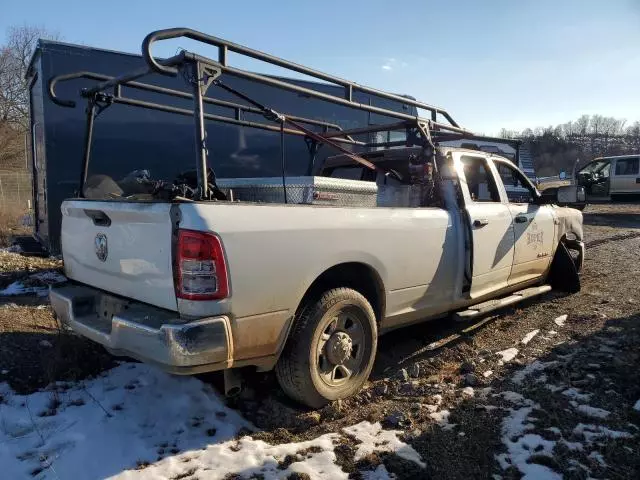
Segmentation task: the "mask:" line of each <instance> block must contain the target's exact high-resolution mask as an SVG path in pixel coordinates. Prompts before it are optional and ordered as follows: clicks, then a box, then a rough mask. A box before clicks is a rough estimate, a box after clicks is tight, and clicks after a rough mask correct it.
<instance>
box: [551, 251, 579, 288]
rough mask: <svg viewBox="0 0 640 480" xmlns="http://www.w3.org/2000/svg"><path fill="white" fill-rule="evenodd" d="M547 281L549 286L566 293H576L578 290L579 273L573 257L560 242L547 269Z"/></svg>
mask: <svg viewBox="0 0 640 480" xmlns="http://www.w3.org/2000/svg"><path fill="white" fill-rule="evenodd" d="M548 280H549V283H550V284H551V288H553V289H554V290H559V291H561V292H566V293H578V292H579V291H580V275H579V272H578V269H577V268H576V264H575V262H574V261H573V257H572V256H571V254H570V253H569V250H568V249H567V247H566V246H565V245H564V244H563V243H561V244H560V245H558V248H557V249H556V254H555V255H554V256H553V260H552V262H551V268H550V269H549V277H548Z"/></svg>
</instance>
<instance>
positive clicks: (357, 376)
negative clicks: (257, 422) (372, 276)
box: [276, 288, 378, 408]
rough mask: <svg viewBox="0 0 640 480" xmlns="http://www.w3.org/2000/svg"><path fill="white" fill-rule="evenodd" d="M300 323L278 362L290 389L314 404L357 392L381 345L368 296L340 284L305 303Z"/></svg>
mask: <svg viewBox="0 0 640 480" xmlns="http://www.w3.org/2000/svg"><path fill="white" fill-rule="evenodd" d="M294 322H295V323H294V325H293V329H292V331H291V333H290V335H289V338H288V340H287V343H286V345H285V348H284V351H283V352H282V355H281V356H280V359H279V360H278V363H277V364H276V377H277V378H278V382H279V383H280V386H281V387H282V389H283V390H284V392H285V393H286V394H287V395H288V396H290V397H291V398H293V399H294V400H296V401H298V402H300V403H303V404H305V405H307V406H309V407H312V408H320V407H322V406H324V405H326V404H327V403H329V402H331V401H334V400H338V399H341V398H346V397H349V396H351V395H353V394H355V393H357V392H358V391H359V390H360V389H361V388H362V386H363V385H364V383H365V382H366V380H367V378H368V377H369V374H370V373H371V369H372V368H373V362H374V360H375V354H376V349H377V346H378V328H377V325H376V317H375V313H374V312H373V308H372V307H371V304H370V303H369V302H368V301H367V299H366V298H365V297H364V296H363V295H362V294H360V293H359V292H357V291H355V290H352V289H350V288H335V289H332V290H329V291H327V292H325V293H324V294H323V295H322V296H321V297H320V298H319V299H315V300H311V301H310V302H309V303H308V304H307V305H304V306H303V308H302V310H301V311H300V313H299V315H298V316H297V318H295V319H294ZM346 337H349V338H350V339H351V340H350V341H349V340H348V339H346ZM349 345H351V348H349ZM340 362H342V363H340ZM347 372H350V375H348V374H347Z"/></svg>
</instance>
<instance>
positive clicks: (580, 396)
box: [562, 387, 592, 402]
mask: <svg viewBox="0 0 640 480" xmlns="http://www.w3.org/2000/svg"><path fill="white" fill-rule="evenodd" d="M562 395H564V396H566V397H569V398H571V399H572V400H578V401H580V402H588V401H589V400H591V396H592V394H591V393H581V392H580V390H579V389H577V388H574V387H571V388H567V389H566V390H565V391H563V392H562Z"/></svg>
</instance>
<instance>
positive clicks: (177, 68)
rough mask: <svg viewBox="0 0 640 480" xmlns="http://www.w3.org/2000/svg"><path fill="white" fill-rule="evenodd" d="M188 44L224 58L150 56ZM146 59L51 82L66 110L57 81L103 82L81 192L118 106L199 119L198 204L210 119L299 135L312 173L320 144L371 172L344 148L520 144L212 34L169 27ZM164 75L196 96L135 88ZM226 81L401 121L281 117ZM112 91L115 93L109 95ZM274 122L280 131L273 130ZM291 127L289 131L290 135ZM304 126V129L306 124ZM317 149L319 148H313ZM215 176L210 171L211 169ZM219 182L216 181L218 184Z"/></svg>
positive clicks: (90, 116)
mask: <svg viewBox="0 0 640 480" xmlns="http://www.w3.org/2000/svg"><path fill="white" fill-rule="evenodd" d="M175 38H189V39H192V40H196V41H199V42H202V43H205V44H208V45H212V46H215V47H218V59H217V60H213V59H210V58H207V57H203V56H200V55H198V54H195V53H191V52H188V51H185V50H183V51H181V52H180V53H179V54H177V55H175V56H173V57H170V58H168V59H162V60H161V59H157V58H155V57H154V56H153V55H152V52H151V49H152V46H153V44H154V43H156V42H158V41H161V40H168V39H175ZM229 52H234V53H237V54H240V55H243V56H246V57H250V58H253V59H256V60H259V61H263V62H266V63H269V64H271V65H275V66H278V67H281V68H284V69H286V70H289V71H292V72H296V73H299V74H303V75H306V76H309V77H312V78H314V79H317V80H321V81H323V82H327V83H329V84H331V85H334V86H339V87H342V89H343V96H337V95H332V94H330V93H325V92H320V91H318V90H314V89H313V88H307V87H305V86H301V85H299V84H295V83H293V82H290V81H287V79H283V78H276V77H273V76H269V75H264V74H259V73H253V72H249V71H246V70H242V69H239V68H236V67H233V66H231V65H229V56H228V53H229ZM142 55H143V57H144V59H145V61H146V63H147V65H146V66H145V67H143V68H141V69H138V70H135V71H133V72H129V73H126V74H123V75H120V76H117V77H109V76H106V75H101V74H97V73H94V72H86V71H84V72H77V73H72V74H67V75H60V76H57V77H54V78H52V79H50V81H49V95H50V97H51V99H52V100H53V101H54V102H55V103H56V104H58V105H61V106H64V107H74V106H75V102H74V101H71V100H64V99H60V98H58V96H57V95H56V91H55V88H56V85H57V84H58V83H59V82H63V81H70V80H74V79H78V78H85V79H91V80H97V81H99V83H98V84H96V85H94V86H92V87H90V88H84V89H82V90H81V92H80V93H81V96H82V97H84V98H86V99H87V101H88V107H87V127H86V131H85V139H84V162H83V168H82V173H81V188H80V195H82V185H83V184H84V182H85V180H86V176H87V171H88V164H89V159H90V156H91V143H92V137H93V124H94V120H95V117H96V116H97V115H98V114H99V113H100V112H101V111H102V110H104V109H105V108H107V107H108V106H110V105H111V104H113V103H120V104H126V105H131V106H137V107H141V108H147V109H153V110H159V111H165V112H170V113H176V114H180V115H189V116H191V115H193V117H194V123H195V128H196V152H197V163H196V165H197V172H198V175H197V176H198V197H199V198H200V199H209V198H211V192H209V186H208V178H209V177H208V172H209V167H210V166H209V165H208V160H207V149H206V145H205V126H204V121H205V120H212V121H220V122H225V123H230V124H235V125H241V126H247V127H252V128H260V129H265V130H270V131H274V132H280V133H281V135H284V134H290V135H301V136H304V137H305V138H307V139H308V140H310V142H309V143H310V154H311V157H312V160H311V165H310V166H309V171H311V170H312V169H313V159H314V157H315V152H316V151H317V146H318V144H323V143H324V144H329V145H331V146H333V147H334V148H336V149H337V150H339V151H341V152H342V153H344V154H346V155H347V156H349V157H350V158H352V160H354V161H356V162H359V163H362V164H363V165H365V166H367V167H369V168H376V166H375V165H373V164H371V163H370V162H368V161H367V160H365V159H364V158H362V157H360V156H358V155H357V154H355V153H353V152H351V151H349V150H347V149H345V148H344V147H343V146H342V145H345V144H347V145H348V144H351V145H354V146H361V147H392V146H399V145H406V146H410V145H430V146H435V145H436V144H437V143H439V142H442V141H447V140H456V139H461V138H468V139H480V140H496V141H497V140H499V141H501V142H503V143H512V144H515V145H517V142H514V141H509V140H505V139H496V138H494V137H484V136H479V135H474V134H473V133H471V132H469V131H468V130H465V129H463V128H461V127H460V126H459V125H458V123H457V122H456V121H455V120H454V119H453V118H452V117H451V115H450V114H449V113H448V112H447V111H446V110H444V109H442V108H440V107H435V106H433V105H429V104H426V103H423V102H420V101H418V100H414V99H412V98H409V97H405V96H401V95H396V94H392V93H387V92H384V91H381V90H377V89H373V88H370V87H366V86H363V85H359V84H357V83H354V82H350V81H348V80H344V79H342V78H339V77H336V76H333V75H329V74H326V73H323V72H320V71H318V70H314V69H311V68H308V67H305V66H303V65H299V64H297V63H293V62H289V61H287V60H283V59H281V58H278V57H275V56H272V55H269V54H267V53H263V52H260V51H257V50H253V49H250V48H248V47H245V46H242V45H238V44H235V43H232V42H229V41H226V40H223V39H220V38H217V37H213V36H211V35H207V34H204V33H201V32H198V31H195V30H191V29H189V28H171V29H166V30H158V31H155V32H152V33H150V34H149V35H147V36H146V38H145V39H144V41H143V43H142ZM154 72H155V73H159V74H162V75H169V76H177V75H178V74H181V75H183V76H184V77H185V79H186V80H187V82H188V83H189V84H190V86H191V88H192V93H191V94H189V93H186V92H183V91H180V90H174V89H170V88H165V87H159V86H156V85H151V84H147V83H141V82H137V81H136V80H138V79H139V78H141V77H143V76H145V75H148V74H150V73H154ZM223 75H230V76H233V77H237V78H243V79H247V80H251V81H255V82H258V83H262V84H265V85H269V86H272V87H276V88H280V89H283V90H288V91H292V92H297V93H301V94H304V95H305V96H308V97H311V98H316V99H319V100H323V101H326V102H330V103H333V104H336V105H342V106H347V107H350V108H354V109H358V110H363V111H367V112H370V113H374V114H380V115H383V116H385V117H389V118H394V119H397V120H398V122H395V123H389V124H386V125H384V124H383V125H372V126H368V127H362V128H356V129H351V130H342V129H341V128H340V127H339V126H338V125H335V124H332V123H329V122H322V121H318V120H313V119H308V118H303V117H297V116H292V115H288V114H286V113H284V112H277V111H275V110H272V109H270V108H268V107H266V106H264V105H261V104H259V103H257V102H256V101H254V100H253V99H251V98H249V97H247V96H246V95H244V94H243V93H242V92H239V91H237V90H235V89H233V88H231V87H229V86H227V85H225V84H224V83H223V82H222V80H221V79H220V77H221V76H223ZM213 84H215V85H217V86H219V87H221V88H223V89H224V90H226V91H228V92H229V93H232V94H233V95H235V96H236V97H238V98H240V99H242V100H244V101H245V102H247V103H249V106H248V105H245V104H242V103H235V102H228V101H223V100H218V99H215V98H211V97H207V96H205V94H206V92H207V90H208V88H209V87H210V86H211V85H213ZM122 86H127V87H130V88H134V89H139V90H144V91H150V92H154V93H159V94H166V95H170V96H174V97H179V98H185V99H192V100H193V104H194V106H193V110H189V109H184V108H178V107H174V106H170V105H164V104H160V103H154V102H148V101H142V100H138V99H134V98H130V97H127V96H125V95H123V93H122ZM107 91H109V92H112V93H106V92H107ZM357 92H361V93H365V94H370V95H374V96H376V97H378V98H383V99H387V100H393V101H397V102H401V103H402V104H406V105H411V106H413V107H415V108H416V109H418V110H425V111H427V112H428V113H429V118H422V117H420V116H416V115H411V114H408V113H403V112H399V111H396V110H392V109H387V108H382V107H378V106H375V105H368V104H364V103H360V102H357V101H356V100H354V98H355V97H354V94H355V93H357ZM204 104H212V105H217V106H220V107H226V108H229V109H231V110H232V111H233V116H228V117H227V116H224V115H213V114H209V113H206V112H204V106H203V105H204ZM243 112H251V113H261V114H262V115H263V116H264V118H265V120H266V123H262V122H257V121H247V120H244V119H243V115H242V113H243ZM439 117H443V118H444V119H445V120H446V122H447V123H442V122H439V121H438V120H439ZM274 123H275V124H276V125H274ZM285 124H287V125H288V126H289V128H285ZM303 124H304V125H306V126H304V125H303ZM307 126H310V127H320V129H321V131H320V132H318V131H317V130H313V129H312V128H308V127H307ZM394 130H405V131H406V133H407V140H406V141H395V142H392V141H388V142H379V143H367V142H361V141H356V140H354V138H353V136H355V135H359V134H365V133H373V132H381V131H394ZM312 147H314V148H312ZM211 170H212V169H211ZM283 176H284V154H283ZM214 178H215V177H214Z"/></svg>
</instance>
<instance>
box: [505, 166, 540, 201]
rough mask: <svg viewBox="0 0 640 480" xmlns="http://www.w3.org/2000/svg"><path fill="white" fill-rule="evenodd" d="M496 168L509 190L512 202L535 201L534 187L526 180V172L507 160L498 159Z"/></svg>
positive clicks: (508, 194)
mask: <svg viewBox="0 0 640 480" xmlns="http://www.w3.org/2000/svg"><path fill="white" fill-rule="evenodd" d="M495 164H496V168H497V169H498V173H499V174H500V178H501V179H502V183H503V184H504V188H505V190H506V191H507V197H508V198H509V202H510V203H531V202H533V198H534V193H533V187H532V186H531V185H530V184H529V182H528V181H527V180H526V177H525V176H524V174H523V173H522V172H521V171H520V170H518V169H516V168H515V167H514V166H513V165H510V164H509V163H506V162H500V161H496V162H495Z"/></svg>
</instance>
